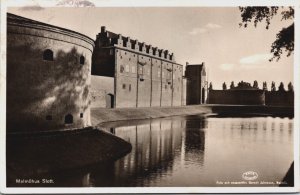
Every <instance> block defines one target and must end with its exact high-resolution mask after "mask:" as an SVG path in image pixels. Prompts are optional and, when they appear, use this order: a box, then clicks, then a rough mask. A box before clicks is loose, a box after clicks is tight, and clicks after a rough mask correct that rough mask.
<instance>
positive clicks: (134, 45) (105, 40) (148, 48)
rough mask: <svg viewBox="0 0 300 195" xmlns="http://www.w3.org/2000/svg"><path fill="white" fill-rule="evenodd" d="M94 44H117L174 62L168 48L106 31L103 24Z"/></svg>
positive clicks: (107, 45)
mask: <svg viewBox="0 0 300 195" xmlns="http://www.w3.org/2000/svg"><path fill="white" fill-rule="evenodd" d="M95 45H96V47H111V46H117V47H119V48H124V49H127V50H131V51H134V52H139V53H142V54H144V55H149V56H151V57H155V58H160V59H163V60H167V61H171V62H175V57H174V53H171V52H169V50H164V49H159V48H157V47H153V46H152V45H151V44H146V43H145V42H139V41H138V40H137V39H131V37H125V36H122V34H116V33H113V32H111V31H107V30H106V27H105V26H102V27H101V32H100V33H99V34H98V35H97V36H96V41H95Z"/></svg>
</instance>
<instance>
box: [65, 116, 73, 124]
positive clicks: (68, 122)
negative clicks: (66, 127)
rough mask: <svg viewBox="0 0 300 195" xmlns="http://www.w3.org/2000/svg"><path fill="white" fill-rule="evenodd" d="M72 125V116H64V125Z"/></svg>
mask: <svg viewBox="0 0 300 195" xmlns="http://www.w3.org/2000/svg"><path fill="white" fill-rule="evenodd" d="M72 123H73V116H72V115H71V114H67V115H66V116H65V124H72Z"/></svg>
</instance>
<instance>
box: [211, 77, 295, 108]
mask: <svg viewBox="0 0 300 195" xmlns="http://www.w3.org/2000/svg"><path fill="white" fill-rule="evenodd" d="M208 97H209V98H208V103H209V104H232V105H267V106H285V107H292V106H294V92H293V91H284V90H278V91H267V90H266V87H265V88H264V89H259V88H258V87H255V86H251V84H250V83H247V82H243V81H241V82H239V83H238V85H237V86H236V87H232V88H231V89H227V90H224V89H223V90H209V96H208Z"/></svg>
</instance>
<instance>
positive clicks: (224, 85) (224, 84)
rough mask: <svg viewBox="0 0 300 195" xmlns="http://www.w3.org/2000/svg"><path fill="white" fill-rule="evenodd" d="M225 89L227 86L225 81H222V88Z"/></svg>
mask: <svg viewBox="0 0 300 195" xmlns="http://www.w3.org/2000/svg"><path fill="white" fill-rule="evenodd" d="M226 89H227V86H226V83H225V82H224V83H223V90H226Z"/></svg>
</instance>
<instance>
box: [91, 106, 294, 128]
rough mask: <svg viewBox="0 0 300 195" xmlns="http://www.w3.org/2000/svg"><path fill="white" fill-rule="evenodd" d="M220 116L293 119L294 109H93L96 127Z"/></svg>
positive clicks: (197, 107) (217, 107) (253, 107)
mask: <svg viewBox="0 0 300 195" xmlns="http://www.w3.org/2000/svg"><path fill="white" fill-rule="evenodd" d="M212 113H214V114H220V115H224V116H226V115H227V116H231V115H237V116H238V115H242V114H253V115H270V116H288V117H293V115H294V109H293V107H274V106H248V105H247V106H246V105H193V106H179V107H160V108H159V107H156V108H116V109H106V108H93V109H92V110H91V118H92V124H93V125H94V126H96V125H98V124H101V123H104V122H111V121H121V120H136V119H148V118H160V117H169V116H179V115H196V114H212Z"/></svg>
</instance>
